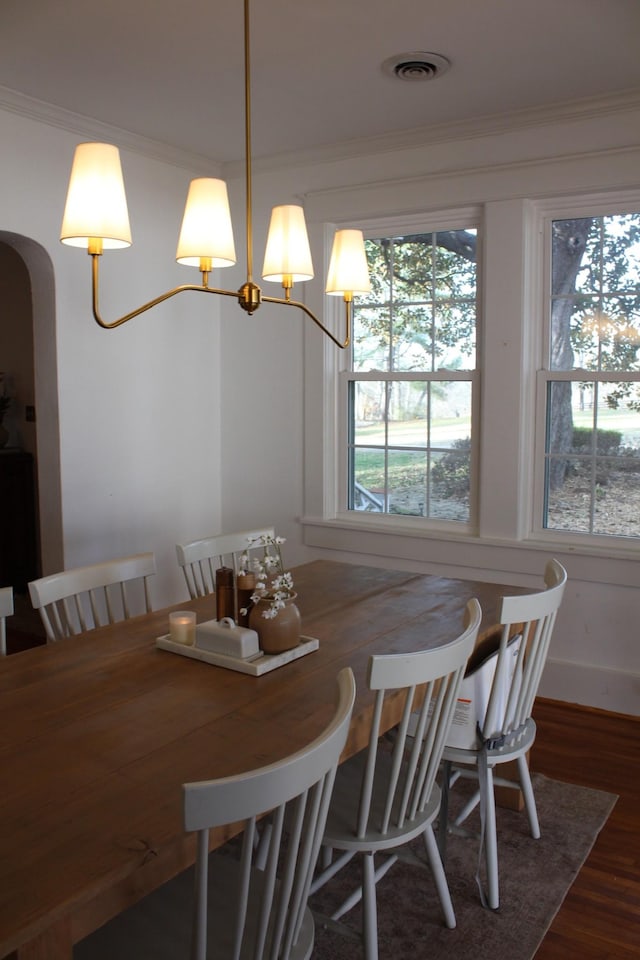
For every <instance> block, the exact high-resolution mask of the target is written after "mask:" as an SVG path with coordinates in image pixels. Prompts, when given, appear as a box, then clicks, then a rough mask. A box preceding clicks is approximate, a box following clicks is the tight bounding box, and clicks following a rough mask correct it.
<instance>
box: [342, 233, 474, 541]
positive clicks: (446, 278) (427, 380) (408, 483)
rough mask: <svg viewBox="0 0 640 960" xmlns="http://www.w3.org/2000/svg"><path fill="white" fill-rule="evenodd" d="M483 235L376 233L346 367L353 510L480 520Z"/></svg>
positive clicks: (368, 244) (350, 504) (349, 499)
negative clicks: (477, 462) (476, 490)
mask: <svg viewBox="0 0 640 960" xmlns="http://www.w3.org/2000/svg"><path fill="white" fill-rule="evenodd" d="M477 243H478V237H477V229H476V228H475V227H474V226H470V227H467V228H464V229H462V228H456V229H448V230H439V231H437V232H431V233H413V234H411V235H401V236H394V237H383V238H378V239H371V240H367V242H366V247H367V256H368V261H369V268H370V274H371V282H372V292H371V295H370V298H369V299H368V300H366V301H365V300H364V298H360V299H359V300H358V302H357V306H356V309H355V312H354V334H353V347H352V352H351V364H350V369H349V370H348V371H347V372H346V373H345V374H344V375H343V377H344V387H345V394H344V396H345V399H346V416H347V419H348V430H347V468H346V474H347V495H346V501H347V502H346V505H347V509H349V510H353V511H373V512H376V513H383V514H394V515H396V516H407V517H421V518H427V519H430V520H445V521H453V522H463V523H469V522H470V520H471V519H472V504H473V496H472V491H473V484H472V480H471V478H472V476H473V469H472V464H473V462H474V456H473V453H474V449H475V440H476V438H475V436H474V429H475V417H474V406H475V404H476V366H477Z"/></svg>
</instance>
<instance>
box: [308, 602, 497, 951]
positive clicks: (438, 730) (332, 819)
mask: <svg viewBox="0 0 640 960" xmlns="http://www.w3.org/2000/svg"><path fill="white" fill-rule="evenodd" d="M480 617H481V612H480V605H479V603H478V601H477V600H471V601H470V602H469V603H468V605H467V609H466V611H465V626H464V632H463V633H462V634H461V635H460V636H459V637H458V638H457V639H456V640H454V641H453V642H451V643H448V644H446V645H444V646H440V647H434V648H433V649H426V650H421V651H419V652H417V653H413V654H406V655H405V654H388V655H384V656H373V657H371V659H370V661H369V669H368V685H369V688H370V689H371V690H374V691H375V706H374V713H373V718H372V723H371V729H370V734H369V746H368V748H367V749H366V750H363V751H362V752H361V753H360V754H358V755H357V756H355V757H353V758H352V759H351V760H348V761H347V762H346V763H344V764H342V766H341V767H340V768H339V769H338V773H337V776H336V783H335V787H334V793H333V798H332V801H331V807H330V809H329V815H328V818H327V826H326V829H325V835H324V840H323V845H324V849H323V857H322V867H321V870H320V872H319V873H318V875H317V876H316V878H315V880H314V883H313V886H312V892H313V893H315V892H317V891H318V890H319V889H320V887H322V886H323V885H324V884H325V883H327V882H328V881H330V880H331V878H332V877H333V876H335V874H336V873H337V872H338V871H339V870H341V869H342V868H343V867H344V866H345V865H346V864H347V863H348V862H349V861H350V860H351V859H352V858H353V857H354V856H355V855H356V854H360V855H361V856H362V886H361V887H358V888H357V889H356V890H355V891H354V893H353V894H352V895H351V896H350V897H348V898H347V900H345V902H344V903H343V904H342V905H341V906H340V907H339V908H338V909H337V910H336V911H335V912H334V913H333V914H332V916H331V921H330V922H331V925H332V926H336V924H337V928H338V929H339V928H340V926H341V924H339V923H338V921H340V918H341V917H343V916H344V914H345V913H347V912H348V911H349V910H350V909H351V908H352V907H354V906H355V905H356V903H358V902H359V901H360V900H361V899H362V901H363V912H362V939H363V945H364V955H365V958H366V960H376V958H377V956H378V922H377V905H376V883H377V882H378V881H379V880H380V879H381V877H383V876H384V875H385V873H386V872H387V871H388V870H389V868H390V867H392V866H393V864H394V863H395V862H396V861H397V860H398V859H399V857H402V859H407V858H409V857H408V851H406V850H405V851H403V850H402V849H401V848H402V846H403V845H405V846H406V844H408V843H409V841H410V840H413V838H414V837H418V836H420V835H422V836H423V838H424V843H425V847H426V854H427V858H428V861H429V866H430V867H431V872H432V874H433V877H434V880H435V885H436V889H437V892H438V895H439V898H440V902H441V904H442V908H443V912H444V917H445V922H446V925H447V926H448V927H450V928H453V927H455V923H456V921H455V914H454V911H453V906H452V904H451V897H450V895H449V888H448V885H447V879H446V876H445V873H444V869H443V866H442V861H441V859H440V854H439V851H438V847H437V843H436V839H435V836H434V832H433V826H432V824H433V821H434V819H435V818H436V817H437V815H438V810H439V806H440V790H439V788H438V785H437V783H436V774H437V772H438V768H439V765H440V758H441V756H442V750H443V748H444V744H445V740H446V736H447V733H448V730H449V726H450V724H451V720H452V717H453V711H454V709H455V705H456V698H457V694H458V687H459V686H460V682H461V680H462V676H463V674H464V669H465V665H466V662H467V659H468V657H469V655H470V653H471V651H472V650H473V646H474V644H475V641H476V637H477V633H478V627H479V625H480ZM423 694H424V701H422V700H421V696H422V695H423ZM397 697H400V698H401V702H402V705H403V713H402V720H401V722H400V724H399V726H398V727H397V729H396V730H395V731H394V735H393V740H392V741H390V740H389V739H387V738H383V739H380V733H381V718H382V715H383V712H384V710H385V705H386V703H387V701H388V698H394V699H396V698H397ZM416 710H417V711H418V721H417V731H416V734H417V735H416V736H415V737H413V738H412V737H410V736H409V725H410V723H411V720H412V713H413V711H416ZM335 851H342V853H339V854H336V855H335V859H333V861H332V862H331V857H333V856H334V852H335ZM376 853H383V854H385V855H386V859H385V860H384V861H383V862H382V863H380V865H379V866H377V867H376V865H375V864H374V855H375V854H376ZM409 859H411V861H412V862H415V863H416V864H417V865H420V866H422V867H424V866H426V864H424V863H423V862H422V860H419V859H417V858H415V859H413V858H409Z"/></svg>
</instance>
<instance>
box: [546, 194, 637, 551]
mask: <svg viewBox="0 0 640 960" xmlns="http://www.w3.org/2000/svg"><path fill="white" fill-rule="evenodd" d="M536 209H537V219H538V230H537V233H538V242H539V251H538V255H539V261H538V262H539V264H540V267H539V269H538V283H539V289H540V291H541V304H542V309H541V314H540V316H541V326H542V331H541V336H540V350H539V356H538V364H537V370H536V378H535V381H536V394H535V423H534V453H533V462H534V484H533V500H532V505H531V506H532V517H531V531H530V538H531V539H533V540H535V541H539V542H543V543H549V544H558V545H562V546H563V547H567V548H568V549H576V548H580V549H582V550H587V551H589V550H591V549H602V548H603V547H604V549H605V551H607V552H608V551H617V550H618V549H621V550H625V549H627V550H628V549H629V547H630V546H631V548H632V549H633V547H635V548H636V549H637V547H638V546H639V545H640V537H636V536H631V537H629V536H623V535H621V536H615V535H613V534H598V533H584V532H580V531H572V530H554V529H549V528H547V527H545V526H544V515H545V502H546V486H545V484H546V441H547V436H546V435H547V395H548V385H549V383H553V382H558V381H565V382H567V381H568V382H570V383H576V382H583V381H585V380H591V381H594V382H599V383H606V382H613V381H616V382H619V381H621V380H631V381H633V382H636V383H638V384H640V371H637V372H636V373H626V372H625V373H623V372H621V371H613V372H612V371H607V370H602V371H596V370H594V371H591V370H589V371H584V370H580V369H579V368H575V369H573V370H555V369H552V367H551V363H550V353H551V349H550V347H551V301H552V298H551V271H552V259H551V258H552V242H551V227H552V224H553V222H554V221H556V220H569V219H579V218H583V217H606V216H616V215H619V216H624V215H625V214H629V213H640V191H625V192H623V193H621V192H616V193H610V194H579V195H576V196H575V197H571V198H566V197H563V198H557V199H547V200H544V201H539V202H538V203H537V204H536Z"/></svg>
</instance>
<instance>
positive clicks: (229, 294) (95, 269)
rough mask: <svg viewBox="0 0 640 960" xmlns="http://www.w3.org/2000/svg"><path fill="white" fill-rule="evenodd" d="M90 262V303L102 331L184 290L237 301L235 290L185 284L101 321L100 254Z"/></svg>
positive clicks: (120, 324) (92, 257) (125, 321)
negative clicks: (233, 298)
mask: <svg viewBox="0 0 640 960" xmlns="http://www.w3.org/2000/svg"><path fill="white" fill-rule="evenodd" d="M90 256H91V260H92V270H91V275H92V288H93V289H92V294H93V295H92V302H93V318H94V320H95V321H96V323H97V324H98V326H100V327H102V328H103V330H113V329H114V328H115V327H120V326H122V324H123V323H127V321H129V320H133V318H134V317H139V316H140V314H141V313H145V312H146V311H147V310H151V308H152V307H156V306H157V305H158V304H159V303H163V302H164V301H165V300H169V299H170V298H171V297H175V296H176V294H178V293H184V292H185V291H186V290H194V291H196V292H200V293H217V294H219V295H220V296H223V297H235V298H236V300H237V299H238V291H237V290H219V289H217V288H216V287H208V286H205V285H204V284H197V283H185V284H181V285H180V286H178V287H173V289H171V290H167V292H166V293H161V294H160V296H158V297H154V299H153V300H149V302H148V303H143V304H142V306H141V307H138V308H137V309H136V310H132V311H131V312H130V313H125V314H124V315H123V316H122V317H119V318H118V319H117V320H112V321H111V322H107V321H106V320H103V319H102V316H101V315H100V307H99V305H98V288H99V284H98V272H99V266H98V258H99V257H100V254H96V253H92V254H90Z"/></svg>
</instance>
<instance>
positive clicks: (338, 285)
mask: <svg viewBox="0 0 640 960" xmlns="http://www.w3.org/2000/svg"><path fill="white" fill-rule="evenodd" d="M370 290H371V282H370V280H369V268H368V266H367V255H366V253H365V250H364V237H363V234H362V230H336V235H335V237H334V238H333V249H332V250H331V260H330V261H329V273H328V275H327V286H326V293H329V294H331V295H332V296H338V295H344V294H345V293H369V291H370Z"/></svg>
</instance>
